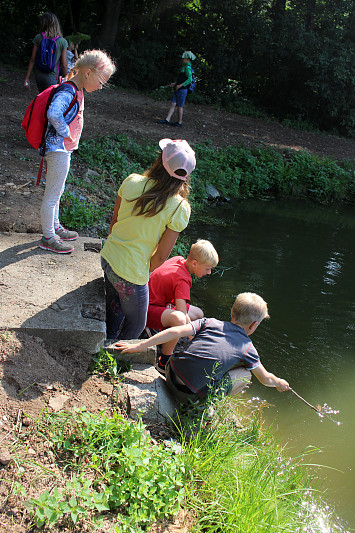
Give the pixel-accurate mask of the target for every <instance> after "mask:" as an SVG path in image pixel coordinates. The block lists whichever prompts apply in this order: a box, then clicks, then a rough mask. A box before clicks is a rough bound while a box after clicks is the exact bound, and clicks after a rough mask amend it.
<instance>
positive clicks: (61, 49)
mask: <svg viewBox="0 0 355 533" xmlns="http://www.w3.org/2000/svg"><path fill="white" fill-rule="evenodd" d="M67 48H68V42H67V40H66V39H64V37H63V34H62V30H61V28H60V24H59V20H58V19H57V17H56V16H55V15H54V13H49V12H47V13H44V14H43V16H42V19H41V33H37V35H35V37H34V39H33V48H32V54H31V59H30V61H29V63H28V68H27V73H26V77H25V83H24V85H25V87H26V88H27V89H29V88H30V74H31V72H32V69H33V67H34V66H35V67H36V68H35V78H36V84H37V87H38V92H42V91H44V90H45V89H47V87H50V86H51V85H54V84H55V83H57V82H58V77H59V65H61V67H62V72H63V76H64V77H65V76H67V74H68V67H67Z"/></svg>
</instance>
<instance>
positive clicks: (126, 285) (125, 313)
mask: <svg viewBox="0 0 355 533" xmlns="http://www.w3.org/2000/svg"><path fill="white" fill-rule="evenodd" d="M101 266H102V269H103V271H104V273H105V280H106V298H107V305H106V336H107V339H110V340H115V339H117V340H119V339H122V340H129V339H138V337H139V335H140V334H141V333H142V331H143V330H144V327H145V324H146V321H147V311H148V303H149V296H148V283H146V284H145V285H135V284H134V283H130V282H129V281H127V280H125V279H123V278H120V276H118V275H117V274H116V273H115V272H114V271H113V270H112V268H111V267H110V265H109V264H108V262H107V261H106V260H105V259H104V258H103V257H101Z"/></svg>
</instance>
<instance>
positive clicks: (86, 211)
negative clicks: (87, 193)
mask: <svg viewBox="0 0 355 533" xmlns="http://www.w3.org/2000/svg"><path fill="white" fill-rule="evenodd" d="M104 216H105V213H104V211H103V208H102V207H100V206H98V204H97V203H96V202H95V201H89V200H84V201H83V200H82V199H80V198H78V197H77V196H76V195H75V194H74V193H73V192H71V191H66V192H64V194H63V197H62V202H61V218H62V221H63V224H64V225H65V226H68V227H69V228H77V229H78V230H80V229H84V228H91V227H93V226H96V225H97V224H99V223H100V222H101V220H102V218H103V217H104Z"/></svg>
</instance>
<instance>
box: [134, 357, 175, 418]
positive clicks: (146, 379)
mask: <svg viewBox="0 0 355 533" xmlns="http://www.w3.org/2000/svg"><path fill="white" fill-rule="evenodd" d="M123 376H124V381H123V386H124V388H125V390H126V391H127V394H128V396H129V401H130V412H129V415H130V417H131V418H133V419H136V418H137V416H138V415H139V414H142V418H143V421H144V422H145V423H146V424H147V425H150V424H159V423H161V422H165V421H166V420H170V418H172V417H174V416H175V413H176V411H177V404H176V402H175V400H174V398H173V397H172V395H171V394H170V391H169V390H168V388H167V386H166V384H165V380H164V379H163V378H162V377H161V376H160V374H159V372H157V370H155V368H154V367H153V366H150V365H146V364H137V363H136V364H134V365H133V366H132V369H131V370H130V371H129V372H125V373H124V374H123Z"/></svg>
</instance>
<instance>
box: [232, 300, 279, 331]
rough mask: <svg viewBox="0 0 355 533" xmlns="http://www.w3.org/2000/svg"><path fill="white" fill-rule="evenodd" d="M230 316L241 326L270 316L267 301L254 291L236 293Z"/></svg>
mask: <svg viewBox="0 0 355 533" xmlns="http://www.w3.org/2000/svg"><path fill="white" fill-rule="evenodd" d="M232 318H233V319H234V320H235V321H236V322H238V323H239V324H241V325H242V326H249V325H250V324H251V323H252V322H261V321H262V320H264V318H270V317H269V313H268V310H267V303H266V302H265V300H263V298H262V297H261V296H259V295H258V294H255V293H254V292H242V293H241V294H238V296H237V297H236V299H235V302H234V304H233V307H232Z"/></svg>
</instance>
